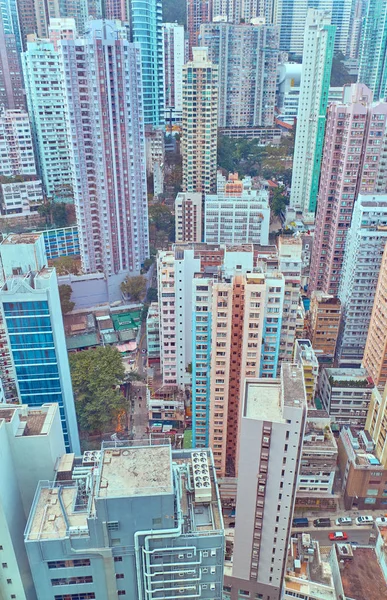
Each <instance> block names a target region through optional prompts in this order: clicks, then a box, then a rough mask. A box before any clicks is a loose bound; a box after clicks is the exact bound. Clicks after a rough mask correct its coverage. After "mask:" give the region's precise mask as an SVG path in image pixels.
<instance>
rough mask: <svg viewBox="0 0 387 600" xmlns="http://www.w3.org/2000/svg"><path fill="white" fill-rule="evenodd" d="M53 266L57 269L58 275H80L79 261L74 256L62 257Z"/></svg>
mask: <svg viewBox="0 0 387 600" xmlns="http://www.w3.org/2000/svg"><path fill="white" fill-rule="evenodd" d="M53 266H54V267H55V269H56V272H57V274H58V275H67V274H68V273H72V274H73V275H77V274H78V265H77V261H76V260H75V259H74V258H72V256H61V257H60V258H57V259H56V260H54V262H53Z"/></svg>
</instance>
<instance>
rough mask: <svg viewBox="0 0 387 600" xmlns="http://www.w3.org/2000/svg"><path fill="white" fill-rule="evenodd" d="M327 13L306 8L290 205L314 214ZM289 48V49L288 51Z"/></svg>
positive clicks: (326, 74)
mask: <svg viewBox="0 0 387 600" xmlns="http://www.w3.org/2000/svg"><path fill="white" fill-rule="evenodd" d="M330 23H331V16H330V13H329V12H328V11H318V10H313V9H309V11H308V15H307V18H306V25H305V37H304V50H303V70H302V76H301V90H300V100H299V108H298V116H297V132H296V141H295V149H294V161H293V163H294V165H295V166H294V169H293V175H292V188H291V196H290V205H291V206H297V207H300V208H301V210H302V211H303V212H314V211H315V209H316V203H317V192H318V181H319V176H320V165H321V157H322V149H323V141H324V131H325V118H326V117H325V113H326V108H327V102H328V89H329V80H330V73H331V67H332V57H333V46H334V38H335V30H336V28H335V26H334V25H331V24H330ZM288 49H289V48H288Z"/></svg>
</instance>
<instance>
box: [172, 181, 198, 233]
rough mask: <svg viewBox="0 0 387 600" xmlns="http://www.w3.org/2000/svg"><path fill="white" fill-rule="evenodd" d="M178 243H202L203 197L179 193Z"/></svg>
mask: <svg viewBox="0 0 387 600" xmlns="http://www.w3.org/2000/svg"><path fill="white" fill-rule="evenodd" d="M175 239H176V242H201V241H202V195H201V194H200V193H199V192H192V193H189V192H179V193H178V194H177V196H176V199H175Z"/></svg>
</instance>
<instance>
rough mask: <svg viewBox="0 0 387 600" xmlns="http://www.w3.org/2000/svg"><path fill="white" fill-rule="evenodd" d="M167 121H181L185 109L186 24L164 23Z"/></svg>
mask: <svg viewBox="0 0 387 600" xmlns="http://www.w3.org/2000/svg"><path fill="white" fill-rule="evenodd" d="M163 43H164V52H163V56H164V69H163V72H164V94H165V122H166V124H167V125H171V124H174V123H181V119H182V111H183V65H184V64H185V62H186V60H185V59H186V53H185V47H186V44H185V36H184V26H183V25H178V24H177V23H163Z"/></svg>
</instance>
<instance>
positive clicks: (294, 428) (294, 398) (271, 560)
mask: <svg viewBox="0 0 387 600" xmlns="http://www.w3.org/2000/svg"><path fill="white" fill-rule="evenodd" d="M305 420H306V399H305V388H304V382H303V376H302V370H301V369H300V368H299V367H297V366H295V365H293V364H291V363H285V364H282V368H281V378H280V379H247V380H246V382H245V389H244V393H243V406H242V409H241V427H240V429H241V431H240V436H239V450H238V481H237V503H236V516H235V534H234V545H233V549H232V562H230V563H229V562H228V561H227V560H226V563H225V565H226V566H225V580H224V583H225V590H226V592H227V596H228V597H229V598H230V600H237V598H238V597H240V596H241V592H240V590H243V594H242V595H246V596H247V595H249V596H250V597H256V598H259V597H262V598H265V600H266V599H268V600H279V599H280V598H282V586H283V583H284V576H285V572H286V571H285V569H286V559H287V552H288V542H289V538H290V533H291V519H292V516H293V509H294V502H295V496H296V489H297V479H298V473H299V468H300V462H301V452H302V438H303V434H304V428H305ZM253 482H254V483H253Z"/></svg>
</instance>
